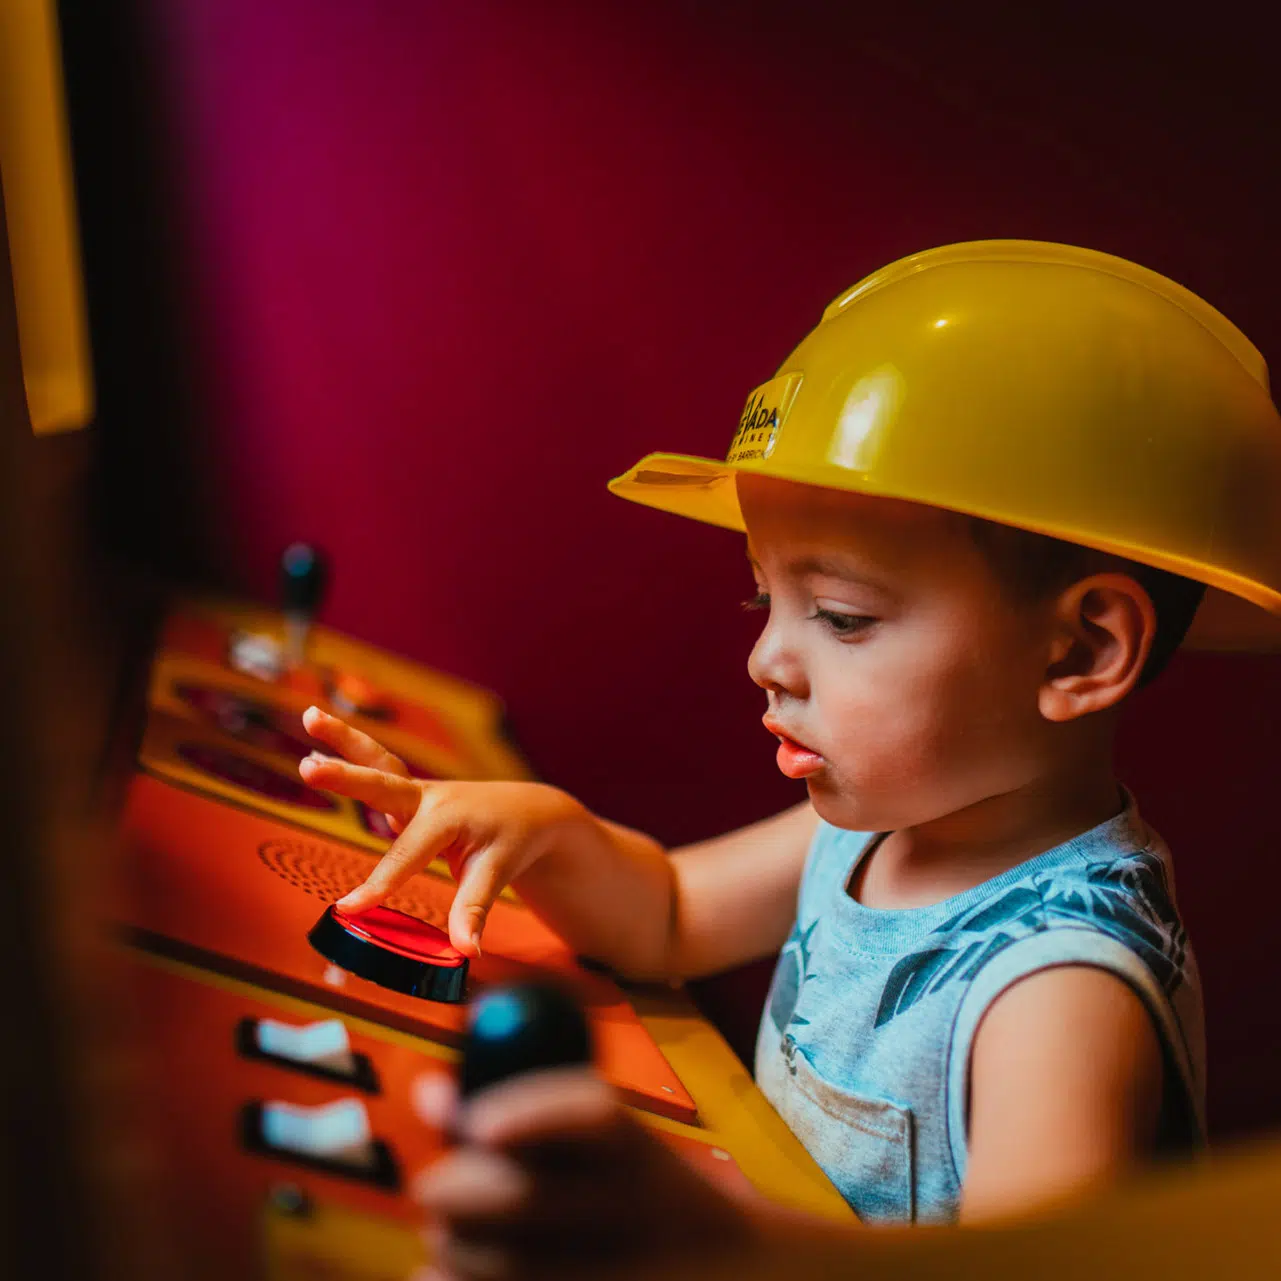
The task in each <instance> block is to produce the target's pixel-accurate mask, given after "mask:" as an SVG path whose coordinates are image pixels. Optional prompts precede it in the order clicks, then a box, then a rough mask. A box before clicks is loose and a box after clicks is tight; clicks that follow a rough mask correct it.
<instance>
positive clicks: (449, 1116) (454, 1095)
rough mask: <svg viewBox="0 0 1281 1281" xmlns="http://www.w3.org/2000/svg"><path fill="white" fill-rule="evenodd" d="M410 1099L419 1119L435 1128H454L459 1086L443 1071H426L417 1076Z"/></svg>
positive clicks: (411, 1088) (444, 1129)
mask: <svg viewBox="0 0 1281 1281" xmlns="http://www.w3.org/2000/svg"><path fill="white" fill-rule="evenodd" d="M409 1101H410V1103H411V1104H412V1105H413V1109H414V1112H415V1113H416V1114H417V1116H418V1119H419V1120H420V1121H422V1122H423V1123H424V1124H425V1125H428V1126H430V1127H431V1128H432V1129H433V1130H441V1131H448V1130H451V1129H452V1128H453V1125H454V1116H455V1114H456V1112H457V1110H458V1086H457V1085H455V1084H454V1081H453V1079H452V1078H451V1077H449V1076H447V1075H446V1074H445V1073H443V1072H424V1073H423V1075H422V1076H419V1077H415V1079H414V1082H413V1084H412V1085H411V1086H410V1090H409Z"/></svg>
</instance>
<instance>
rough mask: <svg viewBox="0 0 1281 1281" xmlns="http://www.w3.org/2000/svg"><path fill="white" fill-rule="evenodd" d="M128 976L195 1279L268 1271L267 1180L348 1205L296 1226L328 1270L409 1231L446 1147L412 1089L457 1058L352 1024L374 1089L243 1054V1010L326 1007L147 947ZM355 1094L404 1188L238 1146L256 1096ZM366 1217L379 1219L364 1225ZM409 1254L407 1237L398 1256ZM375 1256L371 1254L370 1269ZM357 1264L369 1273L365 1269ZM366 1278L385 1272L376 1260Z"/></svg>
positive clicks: (150, 1115) (156, 1129) (711, 1152)
mask: <svg viewBox="0 0 1281 1281" xmlns="http://www.w3.org/2000/svg"><path fill="white" fill-rule="evenodd" d="M123 973H124V977H125V978H126V979H127V981H128V983H129V988H130V994H131V997H132V1000H131V1003H130V1004H131V1007H132V1009H133V1011H134V1017H135V1020H136V1022H137V1027H136V1029H135V1032H136V1036H137V1043H138V1044H140V1045H142V1046H143V1047H145V1049H144V1052H145V1053H146V1054H147V1056H148V1058H149V1060H150V1064H149V1066H150V1069H151V1070H150V1071H149V1072H146V1073H145V1074H144V1079H145V1082H146V1086H147V1093H146V1108H147V1116H146V1118H145V1120H146V1123H147V1124H146V1129H147V1131H148V1134H149V1136H150V1138H151V1141H152V1142H153V1144H155V1145H157V1146H158V1148H159V1154H158V1155H159V1160H160V1163H161V1167H162V1169H163V1172H164V1178H163V1179H162V1180H160V1181H159V1182H160V1184H161V1185H162V1186H163V1187H164V1188H165V1194H166V1196H167V1197H168V1199H169V1204H168V1205H167V1206H166V1207H165V1208H166V1210H167V1211H168V1213H169V1214H170V1215H171V1216H172V1221H173V1222H174V1223H175V1225H176V1227H177V1229H178V1234H179V1239H180V1240H182V1241H184V1242H188V1243H189V1251H188V1253H189V1254H190V1255H191V1257H193V1258H198V1259H199V1260H200V1265H199V1269H200V1270H199V1275H200V1276H202V1277H203V1276H210V1277H250V1276H254V1275H257V1274H258V1273H259V1272H260V1270H261V1267H262V1254H261V1251H262V1246H263V1243H262V1242H261V1241H260V1239H259V1232H260V1220H261V1218H262V1216H263V1213H264V1210H265V1207H267V1206H268V1203H269V1199H270V1197H271V1193H272V1189H273V1188H278V1187H280V1186H281V1185H292V1186H293V1187H296V1188H297V1189H298V1190H300V1192H301V1193H302V1194H303V1196H304V1197H305V1198H306V1199H307V1200H309V1201H311V1202H313V1203H314V1204H315V1205H316V1206H317V1207H321V1208H324V1207H330V1208H332V1209H334V1210H338V1209H341V1213H340V1214H331V1215H329V1216H327V1218H326V1216H325V1215H323V1214H321V1215H317V1216H316V1222H317V1224H320V1223H321V1221H322V1220H325V1221H328V1220H332V1221H333V1222H332V1223H331V1224H330V1228H329V1230H327V1231H326V1232H323V1233H318V1234H317V1239H316V1241H315V1242H314V1243H313V1244H312V1247H311V1249H310V1250H306V1249H302V1248H301V1238H302V1237H303V1236H305V1235H306V1232H307V1225H306V1223H305V1221H304V1223H302V1224H298V1223H297V1222H295V1223H294V1224H293V1225H292V1228H291V1231H292V1233H293V1235H294V1236H295V1237H297V1238H299V1240H298V1241H295V1243H294V1251H295V1253H299V1254H303V1255H307V1256H308V1257H310V1258H311V1259H313V1260H315V1261H317V1262H326V1261H327V1262H328V1264H329V1266H330V1267H331V1268H332V1267H333V1266H334V1265H335V1263H336V1262H337V1261H338V1260H340V1259H344V1260H352V1261H354V1262H356V1263H359V1261H360V1260H361V1255H362V1253H367V1252H369V1250H371V1249H377V1248H382V1249H386V1248H387V1244H388V1240H389V1238H388V1232H387V1229H394V1227H395V1225H401V1227H402V1228H403V1230H405V1231H407V1232H410V1233H411V1234H412V1232H413V1230H414V1229H416V1228H417V1227H419V1226H420V1225H421V1221H422V1215H421V1211H419V1210H418V1208H417V1207H416V1206H415V1205H414V1203H413V1201H412V1200H411V1199H410V1197H409V1196H408V1195H407V1190H408V1187H409V1184H410V1181H411V1180H412V1178H413V1176H414V1174H415V1173H416V1172H417V1171H419V1170H421V1169H422V1168H423V1167H424V1166H425V1165H427V1164H428V1163H429V1162H430V1161H431V1160H432V1159H433V1158H434V1157H436V1156H437V1155H438V1154H439V1153H440V1152H441V1151H442V1150H443V1143H442V1141H441V1136H440V1134H439V1133H438V1132H435V1131H433V1130H431V1129H429V1128H428V1127H427V1126H425V1125H424V1124H423V1123H422V1122H421V1121H420V1120H419V1119H418V1117H417V1116H416V1115H415V1114H414V1112H413V1109H412V1107H411V1105H410V1101H409V1099H410V1087H411V1085H412V1082H413V1081H414V1080H415V1078H417V1077H419V1076H421V1075H423V1074H425V1073H426V1074H430V1073H434V1072H449V1073H452V1072H453V1071H454V1065H453V1061H452V1059H451V1058H450V1057H448V1056H447V1055H446V1052H444V1051H435V1052H432V1051H431V1050H430V1049H429V1047H427V1046H423V1048H422V1050H419V1049H416V1048H414V1047H413V1046H412V1044H407V1043H405V1042H403V1041H400V1040H398V1039H393V1038H394V1036H395V1034H388V1035H387V1036H386V1037H383V1036H379V1035H377V1033H376V1032H374V1031H372V1030H365V1031H362V1030H359V1029H352V1028H350V1027H349V1029H348V1032H349V1036H350V1038H351V1045H352V1049H353V1050H354V1051H356V1052H357V1053H360V1054H364V1055H366V1056H367V1057H368V1059H369V1060H370V1062H371V1063H372V1064H373V1067H374V1071H375V1073H376V1075H377V1078H378V1085H379V1091H378V1093H375V1094H370V1093H366V1092H363V1091H360V1090H358V1089H356V1088H354V1087H352V1086H349V1085H345V1084H342V1083H340V1082H332V1081H326V1080H322V1079H318V1078H316V1077H314V1076H310V1075H308V1074H306V1073H304V1072H301V1071H298V1070H296V1069H293V1068H291V1067H289V1066H287V1065H282V1064H277V1063H273V1062H265V1061H262V1060H258V1059H253V1058H246V1057H245V1056H244V1055H243V1054H241V1053H240V1052H239V1049H238V1046H237V1036H236V1031H237V1026H238V1025H239V1023H240V1022H241V1020H243V1019H246V1018H250V1019H261V1018H275V1019H280V1020H282V1021H284V1022H286V1023H290V1024H293V1025H299V1024H302V1023H306V1022H309V1021H311V1020H313V1019H316V1018H321V1017H326V1012H325V1011H323V1010H320V1009H315V1008H313V1009H312V1010H311V1011H310V1012H308V1013H301V1012H300V1011H298V1010H296V1009H292V1008H289V1007H288V1005H287V1004H286V1007H285V1008H283V1009H282V1008H281V1003H280V998H278V997H275V996H274V994H272V993H270V992H266V991H262V990H261V989H247V988H244V987H243V986H241V985H236V984H226V985H224V984H223V983H222V982H221V981H220V980H219V979H218V978H217V977H216V976H214V975H204V974H200V973H199V972H197V971H190V970H185V967H184V968H183V969H179V968H178V967H173V968H170V967H168V964H167V963H165V962H156V961H148V960H146V959H144V958H142V957H138V958H137V959H136V960H134V961H132V962H128V963H126V965H125V966H124V967H123ZM348 1097H353V1098H359V1099H360V1100H361V1101H362V1102H363V1103H364V1104H365V1106H366V1108H367V1109H368V1112H369V1118H370V1124H371V1127H372V1130H373V1133H374V1136H375V1137H376V1138H379V1139H381V1140H383V1141H384V1142H385V1143H386V1144H387V1145H388V1147H389V1148H390V1149H391V1152H392V1156H393V1159H394V1161H395V1163H396V1166H397V1168H398V1170H399V1172H400V1175H401V1188H400V1190H399V1191H391V1190H387V1189H383V1188H378V1187H375V1186H372V1185H370V1184H367V1183H363V1182H360V1181H356V1180H351V1179H346V1178H343V1177H341V1176H338V1175H332V1174H328V1173H325V1172H323V1171H319V1170H316V1169H314V1168H311V1167H308V1166H305V1165H300V1164H296V1163H294V1162H291V1161H289V1160H286V1159H283V1158H280V1159H278V1158H275V1157H272V1156H265V1155H262V1154H260V1153H256V1152H251V1151H248V1150H247V1149H246V1148H245V1147H244V1146H243V1145H242V1143H241V1142H240V1138H239V1133H238V1119H239V1115H240V1112H241V1109H242V1108H243V1107H244V1105H245V1104H246V1103H248V1102H250V1101H258V1102H263V1101H268V1100H272V1101H274V1100H281V1101H284V1102H288V1103H292V1104H299V1105H302V1106H307V1107H311V1106H316V1105H319V1104H324V1103H330V1102H333V1101H334V1100H336V1099H340V1098H348ZM659 1138H661V1139H662V1140H663V1141H664V1142H666V1143H668V1144H670V1145H671V1146H672V1147H673V1148H674V1149H675V1150H676V1151H678V1152H679V1153H680V1154H681V1155H682V1156H683V1157H684V1158H685V1159H686V1160H688V1161H690V1163H691V1164H693V1165H694V1166H695V1168H698V1169H700V1170H702V1171H703V1172H704V1173H705V1174H706V1175H707V1176H708V1177H709V1178H711V1179H713V1180H715V1181H716V1182H718V1183H720V1184H721V1185H722V1186H724V1187H727V1188H735V1189H745V1188H747V1187H749V1186H750V1185H748V1184H747V1181H746V1179H744V1177H743V1175H742V1173H741V1171H740V1170H739V1168H738V1166H737V1164H736V1163H735V1161H734V1159H733V1157H732V1156H731V1155H730V1153H728V1152H727V1151H725V1150H724V1149H722V1148H715V1147H713V1146H712V1145H710V1144H707V1143H702V1142H699V1140H698V1139H696V1138H694V1137H692V1136H689V1135H684V1134H674V1133H668V1132H664V1131H660V1132H659ZM266 1213H267V1216H268V1218H271V1217H273V1216H274V1217H275V1218H277V1219H279V1218H280V1217H281V1216H280V1214H279V1212H278V1211H274V1210H267V1211H266ZM358 1216H373V1218H372V1219H370V1218H368V1217H366V1218H365V1219H364V1221H363V1222H361V1220H360V1218H359V1217H358ZM375 1221H382V1222H384V1223H385V1224H386V1225H387V1227H386V1229H384V1230H383V1231H382V1232H381V1233H378V1234H374V1235H373V1236H372V1238H371V1240H370V1241H369V1242H368V1243H366V1241H365V1240H364V1238H365V1237H368V1236H370V1234H369V1233H368V1231H367V1229H368V1228H369V1227H370V1226H371V1225H372V1224H373V1223H374V1222H375ZM344 1238H345V1239H344ZM412 1251H413V1246H412V1245H410V1246H406V1247H402V1248H401V1249H400V1250H399V1251H398V1253H412ZM326 1256H328V1259H327V1260H326ZM376 1262H377V1260H376V1259H372V1258H371V1259H369V1260H368V1263H369V1265H370V1266H371V1268H372V1267H373V1265H375V1264H376ZM354 1273H355V1275H359V1276H363V1275H365V1273H364V1271H362V1270H361V1269H360V1268H359V1267H357V1268H356V1269H354ZM339 1275H344V1276H345V1275H348V1272H347V1271H346V1270H344V1271H342V1272H341V1273H340V1274H339ZM370 1275H380V1274H378V1273H377V1271H376V1269H375V1270H374V1271H373V1272H371V1274H370Z"/></svg>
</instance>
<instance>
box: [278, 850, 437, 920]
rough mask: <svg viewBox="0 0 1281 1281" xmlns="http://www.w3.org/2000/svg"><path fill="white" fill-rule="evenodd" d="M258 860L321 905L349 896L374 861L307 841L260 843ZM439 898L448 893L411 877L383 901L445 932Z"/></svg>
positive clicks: (365, 856) (373, 859)
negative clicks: (432, 888) (321, 902)
mask: <svg viewBox="0 0 1281 1281" xmlns="http://www.w3.org/2000/svg"><path fill="white" fill-rule="evenodd" d="M258 857H259V858H260V859H261V860H262V862H263V865H264V866H265V867H268V868H270V869H271V871H273V872H275V874H276V875H277V876H279V877H280V878H281V879H282V880H285V881H288V882H289V884H290V885H292V886H294V887H295V888H296V889H300V890H302V892H303V893H304V894H310V895H311V896H312V897H313V898H318V899H320V900H322V901H323V902H325V903H334V902H337V901H338V899H340V898H342V897H343V895H344V894H349V893H350V892H351V891H352V890H354V889H355V888H356V886H357V885H359V884H361V882H363V881H364V879H365V878H366V877H367V876H368V875H369V873H370V872H371V871H373V868H374V864H375V863H377V862H378V859H377V856H376V855H373V854H363V853H361V851H359V850H349V849H344V848H343V847H342V846H339V845H322V844H320V843H318V842H317V843H313V842H311V841H264V842H263V843H262V844H261V845H260V846H259V847H258ZM442 889H444V887H443V886H442ZM439 897H444V898H446V899H447V898H448V891H447V890H446V891H445V894H444V895H443V896H442V895H440V894H439V893H438V894H431V892H430V887H429V886H428V885H427V884H425V883H424V882H423V878H422V877H419V876H415V877H414V878H413V879H412V880H410V881H409V882H408V883H407V884H405V885H403V886H401V888H400V889H399V890H397V891H396V892H395V893H394V894H392V895H391V896H390V897H389V898H388V899H387V906H388V907H392V908H395V909H396V911H398V912H405V913H407V914H408V915H409V916H416V917H417V918H418V919H419V920H420V921H426V922H427V923H428V924H429V925H434V926H436V927H437V929H441V930H447V929H448V927H449V922H448V916H447V914H446V911H445V910H443V908H442V906H440V905H438V903H437V899H438V898H439Z"/></svg>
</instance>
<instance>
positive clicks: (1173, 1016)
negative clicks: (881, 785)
mask: <svg viewBox="0 0 1281 1281" xmlns="http://www.w3.org/2000/svg"><path fill="white" fill-rule="evenodd" d="M872 843H873V836H872V835H870V834H868V833H866V832H847V831H843V830H841V829H839V828H835V827H831V826H829V825H828V824H827V823H822V822H820V824H819V827H818V830H817V832H816V833H815V836H814V840H813V843H812V845H811V846H810V851H809V856H808V859H807V861H806V865H805V872H804V876H803V878H802V881H801V887H800V894H799V898H798V904H797V919H796V924H795V926H794V928H793V929H792V933H791V936H790V938H789V939H788V941H787V943H786V945H785V946H784V948H783V951H782V954H781V956H780V957H779V961H778V966H777V968H776V969H775V972H774V979H773V983H772V985H771V987H770V993H769V998H768V1000H767V1002H766V1007H765V1013H764V1016H763V1017H762V1019H761V1026H760V1032H759V1035H758V1038H757V1045H756V1077H757V1082H758V1084H759V1085H760V1087H761V1089H762V1090H763V1091H764V1093H765V1095H766V1097H767V1098H768V1099H769V1100H770V1102H771V1103H772V1104H773V1105H774V1107H775V1109H776V1110H777V1111H778V1112H779V1114H780V1115H781V1116H782V1117H783V1119H784V1120H785V1121H786V1122H787V1124H788V1125H789V1126H790V1127H791V1129H792V1130H793V1132H794V1133H795V1134H796V1135H797V1137H798V1138H799V1139H800V1140H801V1142H802V1143H804V1144H805V1146H806V1148H807V1149H808V1150H809V1152H810V1154H811V1155H812V1156H813V1157H814V1159H815V1160H816V1161H817V1162H818V1164H819V1165H820V1166H821V1167H822V1168H823V1170H824V1171H825V1172H826V1173H827V1175H828V1177H829V1178H830V1179H831V1180H832V1182H833V1183H834V1184H835V1185H836V1187H837V1189H838V1190H839V1191H840V1192H841V1194H842V1196H844V1197H845V1199H846V1200H847V1201H848V1202H849V1203H850V1205H851V1206H852V1207H853V1209H854V1211H855V1212H856V1213H857V1214H858V1215H859V1217H860V1218H861V1219H864V1220H865V1221H869V1222H889V1223H911V1222H923V1223H924V1222H933V1223H946V1222H950V1221H952V1220H953V1219H955V1217H956V1214H957V1209H958V1206H959V1203H960V1195H961V1187H962V1184H963V1182H964V1179H965V1162H966V1149H967V1140H966V1124H967V1117H966V1099H967V1098H968V1074H969V1062H970V1048H971V1044H972V1042H973V1038H974V1033H975V1030H976V1029H977V1028H978V1025H979V1021H980V1019H981V1018H982V1017H983V1013H984V1011H985V1010H986V1009H987V1008H988V1006H989V1005H991V1003H992V1002H993V1001H994V1000H995V999H996V998H997V996H999V995H1000V994H1001V992H1003V991H1004V990H1005V989H1006V988H1008V987H1009V986H1010V985H1011V984H1012V983H1014V982H1016V981H1017V980H1019V979H1021V978H1024V977H1025V976H1027V975H1029V974H1032V973H1034V972H1035V971H1037V970H1042V969H1046V968H1048V967H1050V966H1056V965H1064V964H1069V965H1090V966H1095V967H1098V968H1101V969H1105V970H1108V971H1110V972H1112V973H1114V974H1116V975H1117V976H1118V977H1120V978H1121V979H1123V980H1124V981H1125V982H1126V983H1128V984H1129V985H1130V986H1131V988H1132V989H1133V990H1134V991H1135V992H1136V993H1137V994H1138V995H1139V997H1140V998H1141V999H1142V1000H1143V1002H1144V1004H1145V1005H1146V1007H1147V1009H1148V1011H1149V1012H1150V1014H1151V1016H1152V1021H1153V1023H1154V1025H1155V1027H1156V1029H1157V1031H1158V1034H1159V1036H1160V1038H1161V1042H1162V1044H1163V1046H1164V1050H1165V1058H1166V1076H1167V1079H1168V1086H1167V1106H1166V1108H1165V1110H1164V1119H1163V1122H1162V1129H1163V1133H1162V1136H1161V1140H1162V1147H1163V1148H1164V1149H1166V1150H1172V1149H1178V1148H1191V1147H1196V1146H1199V1145H1200V1144H1201V1143H1202V1142H1203V1141H1204V1137H1203V1136H1204V1121H1203V1096H1204V1088H1203V1064H1204V1034H1203V1029H1202V1012H1201V989H1200V982H1199V979H1198V976H1197V969H1196V961H1195V959H1194V958H1193V955H1192V950H1191V948H1190V946H1189V944H1188V940H1187V935H1186V933H1185V932H1184V929H1183V926H1182V924H1181V923H1180V921H1179V916H1178V912H1177V910H1176V908H1175V903H1174V887H1173V877H1172V873H1171V868H1170V862H1169V854H1168V851H1167V850H1166V848H1165V846H1164V844H1163V843H1162V842H1161V839H1160V838H1159V837H1158V836H1157V835H1156V834H1155V833H1153V832H1152V831H1150V830H1149V829H1148V828H1147V827H1146V826H1145V825H1144V823H1143V822H1142V820H1141V819H1140V818H1139V815H1138V812H1137V810H1136V809H1135V806H1134V802H1133V799H1132V798H1131V797H1129V796H1128V795H1127V797H1126V807H1125V809H1124V811H1123V812H1122V813H1121V814H1118V815H1117V816H1116V817H1115V818H1113V819H1110V820H1109V821H1108V822H1106V823H1103V824H1101V825H1100V826H1098V827H1096V828H1093V829H1092V830H1091V831H1088V832H1086V833H1084V834H1083V835H1081V836H1078V837H1075V838H1074V839H1073V840H1070V841H1067V842H1066V843H1065V844H1063V845H1059V846H1057V847H1056V848H1054V849H1052V850H1049V851H1047V852H1046V853H1044V854H1041V855H1039V856H1038V857H1036V858H1034V859H1031V860H1029V861H1028V862H1026V863H1022V864H1020V865H1019V866H1018V867H1014V868H1011V869H1010V870H1009V871H1008V872H1005V873H1003V874H1002V875H1000V876H998V877H995V878H994V879H993V880H990V881H987V882H985V883H984V884H982V885H978V886H975V887H974V888H973V889H971V890H967V891H966V892H965V893H963V894H958V895H956V896H955V897H953V898H949V899H946V900H944V901H943V902H941V903H936V904H933V905H931V906H929V907H921V908H911V909H907V910H903V911H884V910H876V909H872V908H867V907H864V906H863V905H862V904H861V903H859V902H857V901H856V900H855V899H853V898H851V897H850V895H849V894H848V893H847V891H846V887H847V885H848V884H849V881H850V876H851V874H852V873H853V871H854V869H855V867H856V866H857V865H858V862H859V860H860V859H861V858H862V856H863V855H864V853H865V852H866V851H867V850H868V849H869V848H870V847H871V845H872Z"/></svg>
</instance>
